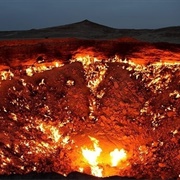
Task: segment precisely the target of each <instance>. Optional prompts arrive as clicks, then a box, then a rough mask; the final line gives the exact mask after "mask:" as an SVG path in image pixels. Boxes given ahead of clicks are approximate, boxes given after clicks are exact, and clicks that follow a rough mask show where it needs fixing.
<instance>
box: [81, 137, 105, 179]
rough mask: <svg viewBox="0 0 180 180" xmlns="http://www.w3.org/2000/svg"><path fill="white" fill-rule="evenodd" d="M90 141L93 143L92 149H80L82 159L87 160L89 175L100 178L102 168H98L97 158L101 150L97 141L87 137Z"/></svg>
mask: <svg viewBox="0 0 180 180" xmlns="http://www.w3.org/2000/svg"><path fill="white" fill-rule="evenodd" d="M89 138H90V139H91V141H92V142H93V147H94V149H93V150H91V149H88V148H85V149H84V148H82V154H83V156H84V158H85V159H86V160H87V162H88V164H89V165H90V166H91V174H92V175H94V176H97V177H102V171H103V169H102V168H99V166H98V161H97V158H98V157H99V156H100V154H101V152H102V149H101V148H100V147H99V141H98V140H97V139H96V138H94V137H91V136H89Z"/></svg>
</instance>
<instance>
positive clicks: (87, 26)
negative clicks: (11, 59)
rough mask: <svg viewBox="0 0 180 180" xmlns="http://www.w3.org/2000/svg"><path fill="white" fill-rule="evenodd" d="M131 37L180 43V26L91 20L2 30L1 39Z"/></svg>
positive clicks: (141, 39) (149, 40) (148, 40)
mask: <svg viewBox="0 0 180 180" xmlns="http://www.w3.org/2000/svg"><path fill="white" fill-rule="evenodd" d="M124 37H126V38H127V37H129V38H132V39H137V40H140V41H147V42H168V43H176V44H180V26H177V27H166V28H161V29H115V28H111V27H108V26H104V25H101V24H98V23H95V22H92V21H89V20H83V21H80V22H76V23H72V24H67V25H61V26H55V27H48V28H42V29H31V30H25V31H0V39H27V38H28V39H36V38H38V39H39V38H41V39H42V38H80V39H116V38H124Z"/></svg>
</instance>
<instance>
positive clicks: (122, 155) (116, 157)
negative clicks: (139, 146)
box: [110, 148, 127, 167]
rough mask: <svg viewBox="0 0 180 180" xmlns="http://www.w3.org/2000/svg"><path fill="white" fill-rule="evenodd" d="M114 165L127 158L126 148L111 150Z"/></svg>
mask: <svg viewBox="0 0 180 180" xmlns="http://www.w3.org/2000/svg"><path fill="white" fill-rule="evenodd" d="M110 156H111V163H112V167H115V166H117V165H118V163H119V162H120V161H122V160H125V159H126V158H127V154H126V152H125V150H124V149H120V150H119V149H117V148H116V149H114V151H111V152H110Z"/></svg>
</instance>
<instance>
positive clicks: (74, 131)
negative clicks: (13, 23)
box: [0, 21, 180, 179]
mask: <svg viewBox="0 0 180 180" xmlns="http://www.w3.org/2000/svg"><path fill="white" fill-rule="evenodd" d="M80 24H81V25H82V26H83V27H84V26H85V27H86V26H89V25H91V26H92V28H95V27H96V28H99V25H98V26H97V25H96V24H95V25H94V24H92V23H90V22H89V21H85V22H82V23H80ZM74 26H75V27H74ZM78 26H79V24H78V25H77V24H75V25H73V27H74V28H77V27H78ZM63 28H64V29H66V28H67V26H64V27H63ZM68 28H69V27H68ZM101 28H102V27H101ZM103 28H105V27H103ZM60 29H62V27H61V28H60ZM31 31H34V30H31ZM109 31H110V30H109ZM43 36H44V35H43ZM97 36H98V37H99V35H97ZM18 37H20V36H18ZM68 37H69V36H68ZM12 38H13V36H12ZM179 62H180V45H179V44H171V43H168V42H163V43H159V42H156V43H150V42H141V41H139V40H136V39H134V37H124V38H118V39H114V40H87V39H86V40H85V39H76V38H67V39H65V38H62V39H57V38H56V39H55V38H54V39H49V38H44V39H34V40H28V39H26V40H2V41H1V43H0V73H1V76H0V77H1V79H0V88H1V89H0V96H1V101H0V121H1V126H0V153H1V154H0V155H1V159H0V162H1V169H0V173H1V174H9V173H15V174H24V173H27V175H22V176H19V175H11V176H6V175H4V176H1V177H0V178H2V179H8V178H9V179H17V178H18V179H19V178H22V179H27V178H29V179H30V178H31V179H32V178H35V179H36V178H37V179H44V178H45V179H48V178H53V179H56V178H62V179H78V178H79V179H84V178H86V179H98V178H95V177H94V176H88V175H85V174H83V173H82V174H81V173H71V172H72V171H80V169H82V168H83V172H84V173H87V174H92V173H91V170H90V167H87V166H88V165H87V162H85V161H84V160H83V157H82V154H81V150H82V148H85V147H87V146H88V147H91V148H92V142H91V141H90V139H89V137H94V138H96V139H97V140H98V143H99V144H98V145H99V147H100V148H101V149H102V157H100V158H99V162H98V168H102V169H103V176H109V175H112V176H113V175H118V177H112V179H113V178H114V179H116V178H119V179H128V178H127V177H129V178H130V177H133V178H137V179H177V178H178V177H179V174H180V171H179V167H180V164H179V162H180V156H179V154H180V142H179V140H180V136H179V131H180V124H179V121H180V114H179V112H180V109H179V107H180V82H179V79H180V66H179V64H180V63H179ZM168 63H169V64H168ZM115 148H123V149H125V151H126V152H127V159H126V160H125V161H124V162H122V163H121V164H120V165H119V167H115V168H112V167H110V165H109V164H108V163H109V162H108V158H109V154H108V153H109V152H111V151H112V150H113V149H115ZM79 168H80V169H79ZM32 171H35V172H38V173H42V172H50V171H52V172H57V173H59V174H66V175H67V174H69V175H68V176H67V178H65V177H64V176H61V175H57V174H40V175H39V174H38V173H37V174H36V173H30V172H32ZM121 177H122V178H121ZM123 177H124V178H123ZM107 179H108V178H107ZM109 179H111V178H109ZM130 179H131V178H130Z"/></svg>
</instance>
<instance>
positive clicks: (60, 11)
mask: <svg viewBox="0 0 180 180" xmlns="http://www.w3.org/2000/svg"><path fill="white" fill-rule="evenodd" d="M85 19H88V20H90V21H93V22H96V23H99V24H103V25H106V26H110V27H114V28H128V29H129V28H130V29H156V28H162V27H168V26H180V0H0V31H4V30H28V29H33V28H37V29H38V28H45V27H51V26H59V25H65V24H70V23H75V22H79V21H83V20H85Z"/></svg>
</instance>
